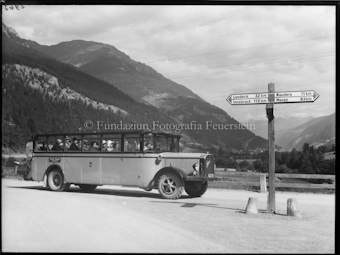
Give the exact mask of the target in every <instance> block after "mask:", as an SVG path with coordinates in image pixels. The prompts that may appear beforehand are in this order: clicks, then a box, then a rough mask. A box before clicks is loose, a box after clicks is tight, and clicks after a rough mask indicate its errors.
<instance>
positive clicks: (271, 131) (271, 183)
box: [266, 83, 275, 213]
mask: <svg viewBox="0 0 340 255" xmlns="http://www.w3.org/2000/svg"><path fill="white" fill-rule="evenodd" d="M268 92H269V93H273V92H275V85H274V83H269V84H268ZM273 96H274V94H269V102H274V97H273ZM266 112H267V118H268V153H269V172H268V200H267V212H268V213H275V128H274V124H275V119H274V104H273V103H269V104H267V106H266Z"/></svg>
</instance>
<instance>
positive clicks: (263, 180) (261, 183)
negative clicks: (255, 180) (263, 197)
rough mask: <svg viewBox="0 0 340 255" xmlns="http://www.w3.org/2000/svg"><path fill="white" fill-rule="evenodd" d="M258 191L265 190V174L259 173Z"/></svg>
mask: <svg viewBox="0 0 340 255" xmlns="http://www.w3.org/2000/svg"><path fill="white" fill-rule="evenodd" d="M260 192H261V193H264V192H267V182H266V174H261V175H260Z"/></svg>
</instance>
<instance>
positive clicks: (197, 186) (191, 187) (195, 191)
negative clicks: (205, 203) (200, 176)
mask: <svg viewBox="0 0 340 255" xmlns="http://www.w3.org/2000/svg"><path fill="white" fill-rule="evenodd" d="M207 189H208V181H205V182H203V183H197V182H186V183H185V192H186V193H188V195H189V196H190V197H200V196H202V195H203V194H204V193H205V192H206V191H207Z"/></svg>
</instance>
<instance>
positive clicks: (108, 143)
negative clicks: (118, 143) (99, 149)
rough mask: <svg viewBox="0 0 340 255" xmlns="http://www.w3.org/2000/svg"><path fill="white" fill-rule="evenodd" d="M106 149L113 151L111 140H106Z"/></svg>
mask: <svg viewBox="0 0 340 255" xmlns="http://www.w3.org/2000/svg"><path fill="white" fill-rule="evenodd" d="M107 151H113V142H112V141H111V140H108V141H107Z"/></svg>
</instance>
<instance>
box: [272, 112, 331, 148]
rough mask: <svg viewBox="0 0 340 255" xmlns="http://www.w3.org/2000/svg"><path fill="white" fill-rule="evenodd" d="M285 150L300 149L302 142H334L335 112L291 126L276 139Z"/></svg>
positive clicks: (314, 143)
mask: <svg viewBox="0 0 340 255" xmlns="http://www.w3.org/2000/svg"><path fill="white" fill-rule="evenodd" d="M278 143H279V144H280V145H282V147H283V148H284V149H285V150H291V149H293V148H295V149H297V150H302V148H303V144H304V143H308V144H309V145H315V146H320V145H331V144H333V143H335V113H333V114H331V115H328V116H322V117H318V118H314V119H311V120H309V121H307V122H306V123H304V124H302V125H299V126H297V127H295V128H292V129H291V130H289V131H288V132H287V133H285V134H284V135H283V136H282V137H281V139H280V140H279V141H278Z"/></svg>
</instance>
